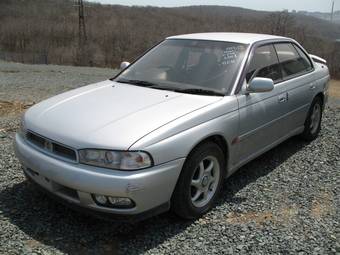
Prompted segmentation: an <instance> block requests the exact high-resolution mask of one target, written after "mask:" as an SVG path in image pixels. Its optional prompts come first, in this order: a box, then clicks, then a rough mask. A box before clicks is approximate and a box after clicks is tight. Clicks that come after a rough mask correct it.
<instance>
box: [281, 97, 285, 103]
mask: <svg viewBox="0 0 340 255" xmlns="http://www.w3.org/2000/svg"><path fill="white" fill-rule="evenodd" d="M286 100H287V99H286V97H279V103H284V102H286Z"/></svg>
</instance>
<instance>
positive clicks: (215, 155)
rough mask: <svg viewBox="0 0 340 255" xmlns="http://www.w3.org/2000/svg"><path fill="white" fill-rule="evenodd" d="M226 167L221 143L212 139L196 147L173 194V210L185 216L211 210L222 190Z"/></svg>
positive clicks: (193, 216) (189, 216)
mask: <svg viewBox="0 0 340 255" xmlns="http://www.w3.org/2000/svg"><path fill="white" fill-rule="evenodd" d="M224 169H225V160H224V155H223V152H222V150H221V149H220V147H219V146H218V145H216V144H215V143H210V142H209V143H205V144H202V145H200V146H199V147H198V148H196V149H195V150H194V151H193V152H192V153H191V154H190V155H189V157H188V158H187V160H186V162H185V164H184V166H183V169H182V172H181V175H180V177H179V180H178V182H177V185H176V188H175V191H174V194H173V196H172V201H171V202H172V210H173V211H174V212H175V213H176V214H177V215H179V216H180V217H182V218H185V219H194V218H197V217H200V216H201V215H203V214H204V213H206V212H207V211H209V210H210V209H211V208H212V207H213V205H214V202H215V200H216V197H217V195H218V193H219V191H220V189H221V186H222V182H223V177H224Z"/></svg>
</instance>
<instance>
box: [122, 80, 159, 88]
mask: <svg viewBox="0 0 340 255" xmlns="http://www.w3.org/2000/svg"><path fill="white" fill-rule="evenodd" d="M117 82H119V83H127V84H132V85H137V86H144V87H152V86H158V85H157V84H155V83H152V82H149V81H142V80H128V79H119V80H117Z"/></svg>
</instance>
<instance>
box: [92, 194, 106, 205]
mask: <svg viewBox="0 0 340 255" xmlns="http://www.w3.org/2000/svg"><path fill="white" fill-rule="evenodd" d="M94 199H95V200H96V202H98V203H99V204H102V205H105V204H106V202H107V198H106V197H105V196H103V195H94Z"/></svg>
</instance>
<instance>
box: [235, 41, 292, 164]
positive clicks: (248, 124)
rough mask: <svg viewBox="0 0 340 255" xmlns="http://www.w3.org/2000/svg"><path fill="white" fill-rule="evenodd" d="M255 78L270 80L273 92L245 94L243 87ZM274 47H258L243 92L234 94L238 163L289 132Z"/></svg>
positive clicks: (285, 105) (284, 95)
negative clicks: (237, 134) (237, 133)
mask: <svg viewBox="0 0 340 255" xmlns="http://www.w3.org/2000/svg"><path fill="white" fill-rule="evenodd" d="M254 77H263V78H270V79H272V80H273V81H274V84H275V86H274V90H273V91H270V92H265V93H250V94H247V93H246V92H245V91H244V90H245V87H246V85H247V84H248V83H249V82H250V81H251V79H252V78H254ZM281 82H282V72H281V67H280V64H279V61H278V57H277V54H276V52H275V49H274V46H273V44H267V45H262V46H259V47H257V48H256V49H255V50H254V52H253V53H252V58H251V60H250V62H249V64H248V67H247V70H246V78H245V81H244V85H243V92H241V93H239V94H238V95H237V98H238V102H239V114H240V132H239V134H240V143H239V154H238V155H239V158H238V160H239V162H240V163H242V162H244V161H247V160H249V159H251V158H253V157H255V156H257V155H259V154H260V153H261V152H263V151H264V150H266V149H267V148H268V147H269V146H271V145H272V144H274V143H275V142H276V141H277V140H279V139H280V138H282V137H283V136H285V135H286V134H287V132H288V129H287V126H286V124H285V122H286V121H285V116H286V114H287V113H288V112H289V108H288V105H287V102H288V101H287V100H288V95H287V91H286V89H287V88H286V86H284V85H282V83H281Z"/></svg>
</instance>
